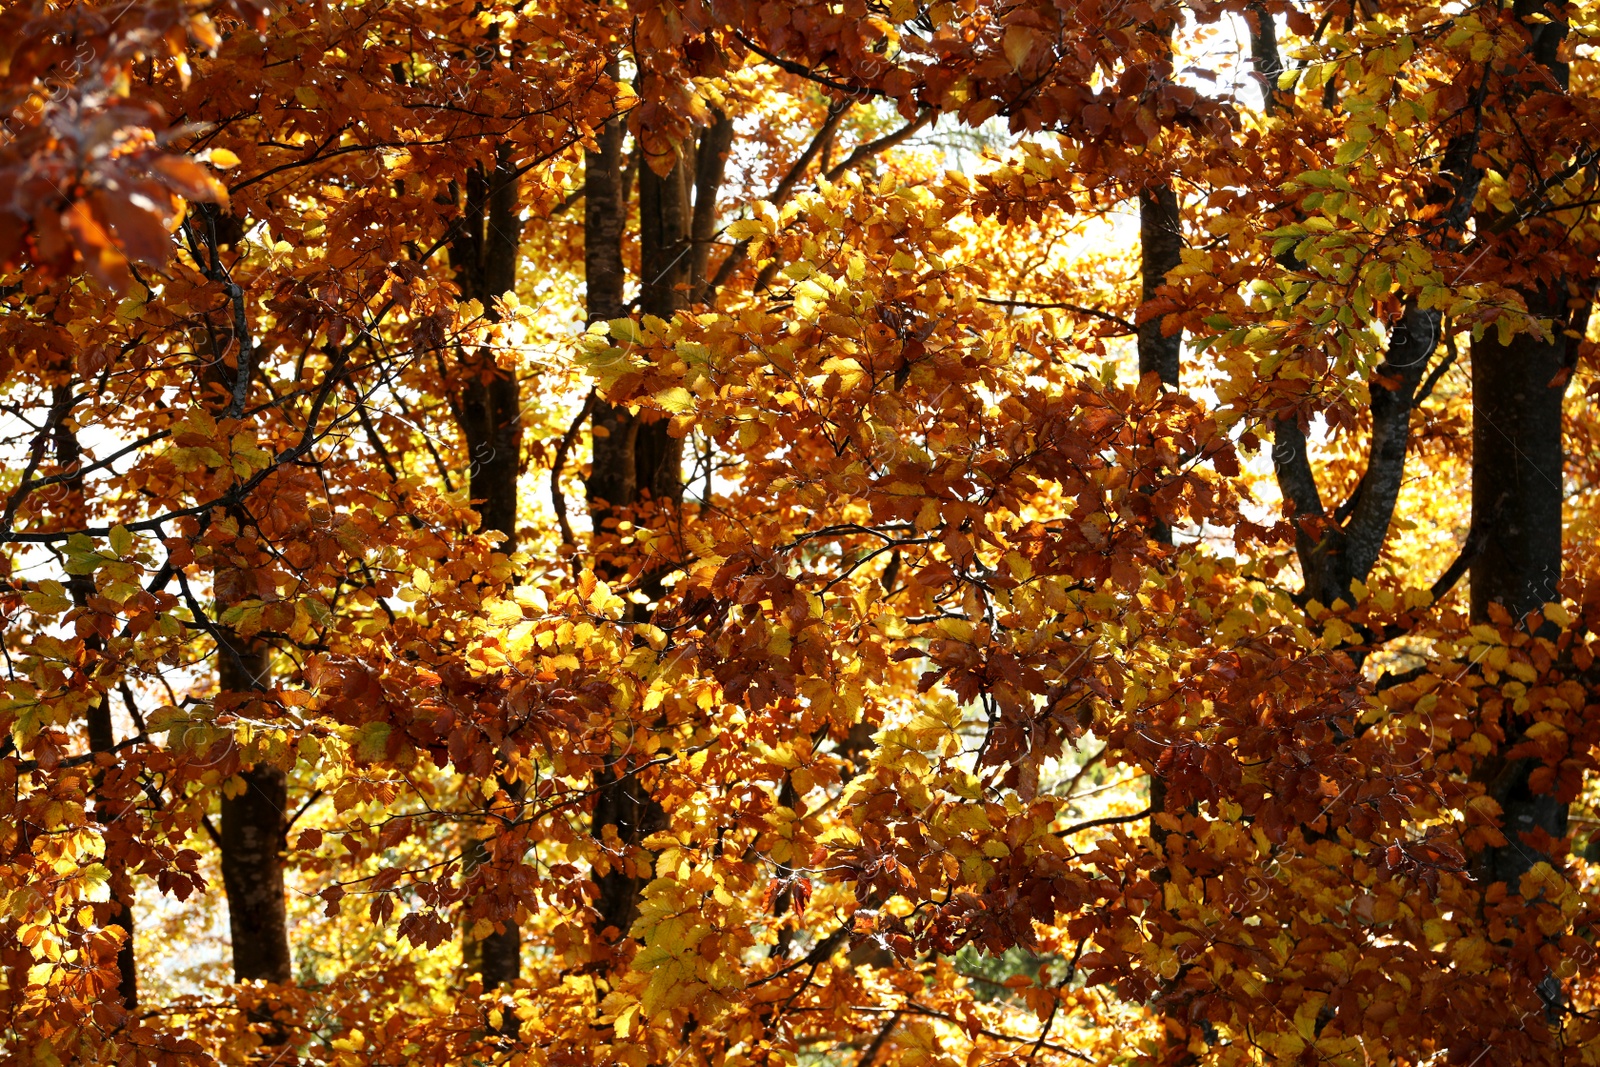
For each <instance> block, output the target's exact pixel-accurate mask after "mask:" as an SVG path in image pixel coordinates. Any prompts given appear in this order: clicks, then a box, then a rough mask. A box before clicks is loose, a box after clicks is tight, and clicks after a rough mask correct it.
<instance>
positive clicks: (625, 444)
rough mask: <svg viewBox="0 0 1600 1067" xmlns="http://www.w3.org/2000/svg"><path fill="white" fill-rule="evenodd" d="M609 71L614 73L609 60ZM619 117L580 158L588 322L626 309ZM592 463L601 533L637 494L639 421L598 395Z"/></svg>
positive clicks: (592, 500) (593, 510) (592, 496)
mask: <svg viewBox="0 0 1600 1067" xmlns="http://www.w3.org/2000/svg"><path fill="white" fill-rule="evenodd" d="M607 73H608V74H609V75H610V76H611V78H612V79H613V80H615V79H616V77H617V64H616V63H615V61H613V62H612V64H611V65H610V67H609V68H608V71H607ZM623 136H624V130H623V125H622V120H621V119H620V118H614V119H612V120H610V121H609V122H607V123H606V124H605V127H604V128H603V129H602V130H601V131H600V135H599V137H598V138H596V140H597V141H598V149H599V150H598V151H595V152H590V153H588V155H587V156H586V157H585V158H584V170H583V203H584V220H583V228H584V251H583V259H584V270H585V275H586V281H585V285H586V290H587V297H586V300H587V308H586V317H587V318H588V321H589V322H590V323H595V322H609V321H610V320H612V319H619V318H621V317H622V316H623V315H624V313H625V308H624V305H623V300H622V292H623V285H624V284H625V282H626V280H627V274H626V271H625V269H624V267H623V264H622V234H623V229H624V227H625V226H626V224H627V219H628V205H627V193H626V190H625V188H624V183H623V160H622V141H623ZM593 412H594V414H593V419H594V421H593V424H592V425H593V436H594V462H593V463H592V464H591V466H590V473H589V480H588V484H587V485H586V487H585V488H586V490H587V492H588V497H589V509H590V514H591V515H592V516H593V518H594V531H595V536H596V538H597V539H598V538H599V537H600V536H601V535H602V527H603V525H604V523H605V520H606V519H608V518H611V517H612V515H613V510H614V509H616V508H621V507H626V506H627V505H628V504H629V503H631V502H632V501H633V499H634V497H635V495H636V492H635V486H636V484H637V483H636V481H635V477H634V468H633V436H634V434H635V432H636V431H637V430H638V422H637V420H635V419H634V418H633V417H632V416H631V415H629V414H628V411H627V409H626V408H624V407H614V406H612V405H610V404H607V403H606V402H605V401H603V400H599V399H596V401H595V402H594V405H593Z"/></svg>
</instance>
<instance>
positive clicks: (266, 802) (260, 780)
mask: <svg viewBox="0 0 1600 1067" xmlns="http://www.w3.org/2000/svg"><path fill="white" fill-rule="evenodd" d="M266 676H267V654H266V649H265V648H264V647H262V646H261V645H259V644H258V643H255V642H247V641H241V640H237V639H231V640H228V641H227V642H226V643H225V644H224V645H223V646H222V647H219V648H218V650H217V682H218V689H219V696H226V697H230V698H232V699H234V700H239V699H242V698H243V696H244V694H247V693H251V692H253V691H255V690H258V689H260V688H261V687H262V684H263V682H264V680H265V678H266ZM239 777H240V778H242V779H243V780H244V785H245V788H244V792H242V793H240V794H239V795H238V796H232V797H230V796H226V795H224V796H223V798H222V827H221V830H220V832H219V833H218V837H219V838H220V843H221V850H222V885H223V889H224V890H225V891H226V892H227V895H228V927H229V930H230V932H231V933H232V941H233V977H234V980H235V981H239V982H245V981H252V980H261V981H267V982H287V981H289V978H290V974H291V965H290V956H289V917H288V912H287V910H286V908H285V904H284V897H283V853H284V847H285V844H286V841H285V838H286V836H287V833H288V820H287V815H286V814H285V812H286V808H287V806H288V801H289V795H288V794H289V790H288V778H287V776H286V775H285V774H284V771H283V769H282V768H281V767H276V766H273V765H272V764H266V763H259V764H256V765H255V766H254V767H250V768H247V769H242V770H241V771H240V772H239Z"/></svg>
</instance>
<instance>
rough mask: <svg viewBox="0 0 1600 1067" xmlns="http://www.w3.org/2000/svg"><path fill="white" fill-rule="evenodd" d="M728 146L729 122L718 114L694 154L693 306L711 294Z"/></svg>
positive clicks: (690, 273)
mask: <svg viewBox="0 0 1600 1067" xmlns="http://www.w3.org/2000/svg"><path fill="white" fill-rule="evenodd" d="M732 147H733V120H732V119H730V118H729V117H728V116H727V115H724V114H723V113H722V112H720V111H718V112H717V113H716V119H715V121H713V122H712V124H711V125H710V127H708V128H707V129H706V131H705V132H704V133H702V134H701V135H700V145H699V147H698V148H697V149H696V151H695V166H694V218H693V220H692V222H691V224H690V235H689V236H690V240H691V241H692V242H693V247H692V249H691V251H690V259H689V289H690V295H691V297H692V298H693V301H694V303H696V304H703V303H706V302H707V301H709V300H710V299H711V298H712V296H713V295H714V294H713V293H712V286H711V280H710V278H708V277H707V272H708V271H709V269H710V266H711V245H712V244H713V243H714V242H715V241H716V239H717V191H718V190H719V189H721V188H722V176H723V173H724V172H725V170H726V169H727V164H728V152H729V150H730V149H732Z"/></svg>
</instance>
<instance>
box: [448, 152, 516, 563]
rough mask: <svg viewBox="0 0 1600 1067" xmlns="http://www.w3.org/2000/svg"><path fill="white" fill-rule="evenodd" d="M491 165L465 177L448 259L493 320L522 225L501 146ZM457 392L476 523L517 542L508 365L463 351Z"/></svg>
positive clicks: (508, 542)
mask: <svg viewBox="0 0 1600 1067" xmlns="http://www.w3.org/2000/svg"><path fill="white" fill-rule="evenodd" d="M497 158H498V163H497V165H496V166H495V168H494V170H493V171H491V172H489V173H487V174H485V173H484V172H483V171H482V170H479V169H474V170H473V172H472V173H471V174H470V175H469V176H468V178H467V203H466V211H465V213H464V217H463V218H462V220H461V222H460V223H459V224H458V231H457V236H456V238H455V239H454V240H453V241H452V242H451V244H450V265H451V267H452V269H453V270H454V271H455V274H456V281H457V284H458V285H460V287H461V295H462V296H463V297H464V298H467V299H473V300H477V301H478V302H479V303H480V304H482V305H483V309H484V314H485V315H487V316H488V317H489V318H490V319H497V318H498V317H499V313H498V312H497V311H496V310H495V306H494V301H495V300H496V299H498V298H500V297H502V296H504V295H505V294H506V293H508V292H510V291H511V290H513V289H514V288H515V287H516V281H517V258H518V249H519V241H520V237H521V232H522V221H521V219H520V217H519V207H518V200H517V175H516V170H515V168H514V166H513V163H512V160H511V157H510V155H509V153H508V152H505V151H501V152H500V153H499V154H498V157H497ZM465 362H466V365H465V367H464V368H463V370H464V373H465V375H466V383H465V385H464V386H463V387H462V391H461V402H460V403H461V431H462V433H463V435H464V436H465V438H466V444H467V456H468V459H469V461H470V463H471V467H470V468H469V471H468V477H469V479H470V485H471V488H470V490H469V492H470V494H471V498H472V499H473V500H475V501H479V502H480V503H479V504H478V515H479V518H480V524H479V529H481V530H494V531H498V532H500V533H502V534H504V535H505V540H504V541H503V542H502V547H503V548H504V550H505V551H506V552H508V553H509V552H514V551H515V550H516V546H517V476H518V474H520V473H521V469H522V421H521V418H520V413H521V396H520V391H519V389H518V386H517V376H516V373H515V371H512V370H507V369H506V368H503V367H501V366H499V364H497V363H496V362H495V358H494V353H493V352H491V351H489V350H487V349H483V350H479V351H475V352H472V353H469V354H467V356H466V357H465Z"/></svg>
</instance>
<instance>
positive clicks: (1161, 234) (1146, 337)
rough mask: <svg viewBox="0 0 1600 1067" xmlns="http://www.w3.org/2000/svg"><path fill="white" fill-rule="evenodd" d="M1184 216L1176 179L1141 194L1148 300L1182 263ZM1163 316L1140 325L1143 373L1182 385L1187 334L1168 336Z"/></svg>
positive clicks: (1143, 266)
mask: <svg viewBox="0 0 1600 1067" xmlns="http://www.w3.org/2000/svg"><path fill="white" fill-rule="evenodd" d="M1182 249H1183V228H1182V219H1181V218H1180V217H1179V213H1178V194H1177V191H1176V190H1175V189H1174V188H1173V186H1172V180H1171V179H1170V178H1169V179H1163V180H1161V181H1160V182H1158V183H1156V184H1153V185H1151V186H1149V187H1147V188H1145V189H1143V190H1142V191H1140V193H1139V274H1140V278H1141V280H1142V283H1143V297H1144V303H1146V304H1148V303H1150V302H1151V301H1152V300H1154V299H1155V298H1156V290H1157V289H1159V288H1161V286H1163V285H1165V284H1167V274H1168V273H1169V272H1170V271H1172V270H1175V269H1176V268H1177V267H1178V265H1179V264H1180V263H1181V262H1182V257H1181V255H1180V252H1181V251H1182ZM1161 318H1162V316H1160V315H1153V316H1151V317H1150V318H1148V319H1145V321H1143V322H1141V323H1140V324H1139V374H1140V376H1141V377H1142V376H1143V375H1146V374H1149V373H1151V372H1152V371H1154V372H1155V373H1156V374H1158V375H1160V377H1161V382H1162V384H1164V385H1167V386H1169V387H1171V388H1174V389H1176V388H1177V387H1178V371H1179V355H1180V353H1181V352H1182V351H1183V335H1182V334H1181V333H1174V334H1173V335H1172V336H1170V337H1168V336H1165V335H1164V334H1163V333H1162V332H1161Z"/></svg>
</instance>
